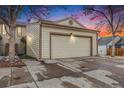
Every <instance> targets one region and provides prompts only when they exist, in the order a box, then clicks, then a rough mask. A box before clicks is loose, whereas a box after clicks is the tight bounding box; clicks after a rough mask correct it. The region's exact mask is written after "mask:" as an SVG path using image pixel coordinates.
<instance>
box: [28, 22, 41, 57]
mask: <svg viewBox="0 0 124 93" xmlns="http://www.w3.org/2000/svg"><path fill="white" fill-rule="evenodd" d="M26 31H27V55H28V56H31V57H35V58H37V59H39V32H40V25H39V24H37V23H35V24H28V25H27V30H26Z"/></svg>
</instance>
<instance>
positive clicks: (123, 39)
mask: <svg viewBox="0 0 124 93" xmlns="http://www.w3.org/2000/svg"><path fill="white" fill-rule="evenodd" d="M116 47H117V48H124V37H121V38H120V40H119V41H118V42H117V43H116Z"/></svg>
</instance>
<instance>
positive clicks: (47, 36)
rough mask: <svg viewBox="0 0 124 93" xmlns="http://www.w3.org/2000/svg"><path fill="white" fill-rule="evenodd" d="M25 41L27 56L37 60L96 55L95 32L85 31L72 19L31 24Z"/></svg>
mask: <svg viewBox="0 0 124 93" xmlns="http://www.w3.org/2000/svg"><path fill="white" fill-rule="evenodd" d="M27 39H28V40H27V55H29V56H32V57H35V58H37V59H54V58H72V57H83V56H95V55H97V31H94V30H89V29H86V28H85V27H84V26H82V25H80V24H79V23H78V22H77V21H75V20H74V19H73V18H67V19H64V20H61V21H56V22H51V21H42V22H35V23H31V24H29V25H28V26H27Z"/></svg>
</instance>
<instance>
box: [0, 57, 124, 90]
mask: <svg viewBox="0 0 124 93" xmlns="http://www.w3.org/2000/svg"><path fill="white" fill-rule="evenodd" d="M23 61H24V62H25V64H26V65H27V66H25V67H21V68H19V67H11V68H0V87H15V88H37V87H38V88H52V87H53V88H79V87H86V88H92V87H93V88H94V87H95V88H106V87H107V88H111V87H124V73H123V72H124V59H122V58H108V57H103V58H102V57H82V58H70V59H69V58H68V59H57V60H52V62H53V61H56V62H57V63H53V64H46V63H42V64H40V62H38V61H35V60H32V59H24V60H23Z"/></svg>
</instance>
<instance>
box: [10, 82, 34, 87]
mask: <svg viewBox="0 0 124 93" xmlns="http://www.w3.org/2000/svg"><path fill="white" fill-rule="evenodd" d="M9 88H36V85H35V83H33V82H32V83H23V84H18V85H14V86H10V87H9Z"/></svg>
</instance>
